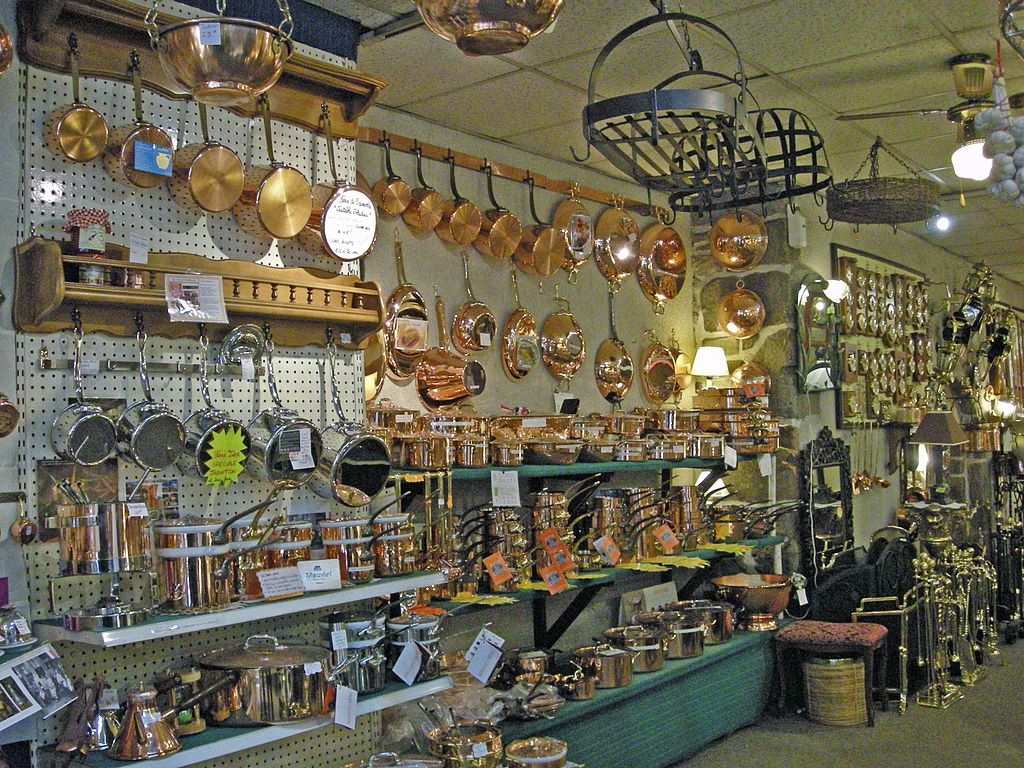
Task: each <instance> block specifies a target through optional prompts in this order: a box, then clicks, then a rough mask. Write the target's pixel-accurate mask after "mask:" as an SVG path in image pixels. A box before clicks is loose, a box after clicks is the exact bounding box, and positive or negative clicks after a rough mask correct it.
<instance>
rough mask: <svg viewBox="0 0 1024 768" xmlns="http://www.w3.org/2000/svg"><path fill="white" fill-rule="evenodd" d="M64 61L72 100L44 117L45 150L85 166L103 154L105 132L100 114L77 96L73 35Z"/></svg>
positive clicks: (69, 39) (75, 47)
mask: <svg viewBox="0 0 1024 768" xmlns="http://www.w3.org/2000/svg"><path fill="white" fill-rule="evenodd" d="M9 43H10V40H8V44H9ZM0 48H2V47H0ZM68 59H69V63H70V66H71V99H72V101H71V103H70V104H65V105H64V106H62V107H57V109H55V110H54V111H53V112H51V113H50V114H49V115H47V117H46V120H45V121H44V122H43V134H44V135H45V136H46V148H47V149H48V150H50V152H52V153H53V154H54V155H56V156H57V157H63V158H64V159H66V160H70V161H71V162H72V163H88V162H90V161H92V160H95V159H96V158H97V157H99V156H100V155H101V154H103V150H104V148H105V147H106V146H107V136H108V133H109V131H108V129H107V122H106V120H104V119H103V115H101V114H100V113H99V112H97V111H96V110H95V109H93V108H92V107H90V106H87V105H85V104H83V103H82V100H81V98H80V97H79V89H78V37H77V36H76V35H75V33H74V32H72V33H71V34H70V35H68Z"/></svg>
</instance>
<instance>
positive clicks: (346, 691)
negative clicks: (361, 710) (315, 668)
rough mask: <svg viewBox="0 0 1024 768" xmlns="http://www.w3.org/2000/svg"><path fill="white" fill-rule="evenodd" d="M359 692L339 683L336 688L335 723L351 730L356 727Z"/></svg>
mask: <svg viewBox="0 0 1024 768" xmlns="http://www.w3.org/2000/svg"><path fill="white" fill-rule="evenodd" d="M358 699H359V694H358V693H356V692H355V691H354V690H352V689H351V688H346V687H345V686H343V685H339V686H337V687H336V688H335V689H334V723H335V725H340V726H342V727H344V728H348V729H349V730H350V731H354V730H355V728H356V701H357V700H358Z"/></svg>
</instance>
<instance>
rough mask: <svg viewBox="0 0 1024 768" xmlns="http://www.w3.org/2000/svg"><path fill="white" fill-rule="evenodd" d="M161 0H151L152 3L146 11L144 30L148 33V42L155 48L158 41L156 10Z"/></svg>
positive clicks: (158, 31) (158, 28)
mask: <svg viewBox="0 0 1024 768" xmlns="http://www.w3.org/2000/svg"><path fill="white" fill-rule="evenodd" d="M161 2H163V0H153V5H151V6H150V7H149V10H148V11H147V12H146V19H145V24H146V31H147V32H148V33H149V44H150V45H151V46H153V48H154V49H155V48H156V47H157V45H158V44H159V43H160V27H158V26H157V25H156V12H157V9H159V8H160V3H161Z"/></svg>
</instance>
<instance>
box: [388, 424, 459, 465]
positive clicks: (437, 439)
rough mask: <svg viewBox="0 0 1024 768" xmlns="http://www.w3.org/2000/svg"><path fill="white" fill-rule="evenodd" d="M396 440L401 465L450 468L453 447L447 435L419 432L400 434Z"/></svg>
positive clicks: (452, 459)
mask: <svg viewBox="0 0 1024 768" xmlns="http://www.w3.org/2000/svg"><path fill="white" fill-rule="evenodd" d="M398 442H399V445H400V446H401V457H400V459H399V461H400V463H401V465H402V466H403V467H408V468H409V469H425V470H434V471H437V470H442V469H450V468H451V466H452V464H454V463H455V448H454V446H453V444H452V438H451V437H450V436H449V435H443V434H437V433H433V432H421V433H418V434H414V435H402V436H401V437H399V438H398Z"/></svg>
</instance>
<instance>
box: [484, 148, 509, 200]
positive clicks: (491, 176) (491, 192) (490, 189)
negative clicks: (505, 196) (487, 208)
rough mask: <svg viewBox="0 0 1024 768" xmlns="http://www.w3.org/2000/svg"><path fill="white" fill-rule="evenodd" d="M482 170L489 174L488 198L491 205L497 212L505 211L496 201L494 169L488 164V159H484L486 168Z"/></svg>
mask: <svg viewBox="0 0 1024 768" xmlns="http://www.w3.org/2000/svg"><path fill="white" fill-rule="evenodd" d="M481 170H482V171H483V172H484V173H485V174H487V197H489V198H490V200H491V205H493V206H494V209H495V210H498V211H504V210H505V209H504V208H502V207H501V204H500V203H499V202H498V201H497V200H495V199H494V169H493V168H492V167H491V164H490V163H489V162H487V158H484V167H483V168H482V169H481Z"/></svg>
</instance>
